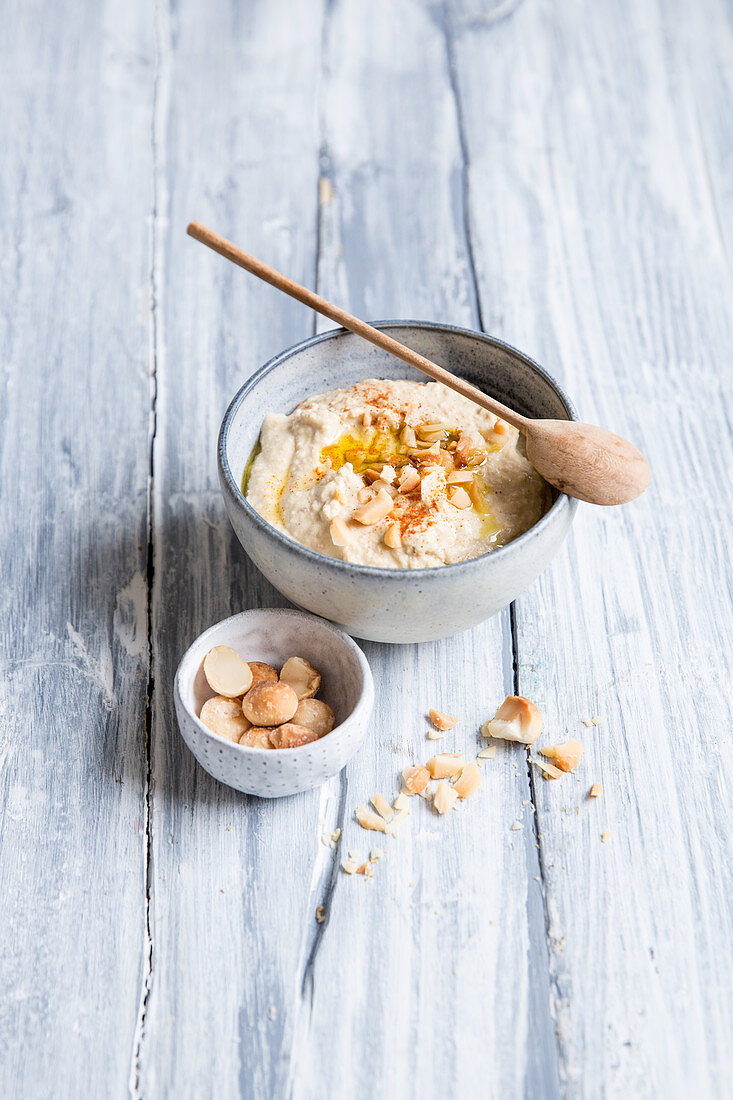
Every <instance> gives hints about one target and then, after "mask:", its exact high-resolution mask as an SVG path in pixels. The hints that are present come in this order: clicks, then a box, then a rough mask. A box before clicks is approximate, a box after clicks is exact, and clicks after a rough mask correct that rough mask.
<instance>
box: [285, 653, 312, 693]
mask: <svg viewBox="0 0 733 1100" xmlns="http://www.w3.org/2000/svg"><path fill="white" fill-rule="evenodd" d="M280 682H281V683H283V684H289V685H290V687H291V688H292V689H293V691H294V692H295V694H296V695H297V696H298V698H299V699H311V698H312V697H313V696H314V695H315V694H316V692H317V691H318V689H319V687H320V686H321V674H320V672H318V670H317V669H315V668H314V667H313V665H312V664H310V663H309V662H308V661H306V659H305V658H304V657H290V658H289V659H288V660H287V661H286V662H285V664H284V665H283V667H282V668H281V669H280Z"/></svg>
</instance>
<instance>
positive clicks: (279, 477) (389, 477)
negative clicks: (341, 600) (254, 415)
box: [242, 379, 552, 569]
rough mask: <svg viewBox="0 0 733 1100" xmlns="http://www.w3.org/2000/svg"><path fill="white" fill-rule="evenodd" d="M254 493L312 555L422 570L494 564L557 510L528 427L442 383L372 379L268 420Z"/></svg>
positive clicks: (263, 511)
mask: <svg viewBox="0 0 733 1100" xmlns="http://www.w3.org/2000/svg"><path fill="white" fill-rule="evenodd" d="M258 446H259V448H260V449H259V452H258V453H256V454H255V457H254V458H253V459H252V460H251V461H250V463H248V466H247V470H246V471H245V475H244V482H243V487H242V488H243V492H244V493H245V495H246V498H247V500H248V501H249V503H250V504H251V505H252V506H253V507H254V508H256V509H257V511H258V512H259V513H260V515H262V516H263V517H264V518H265V519H266V520H267V521H268V523H271V524H272V526H273V527H276V528H277V529H278V530H279V531H282V532H283V533H284V534H286V535H289V536H290V538H292V539H295V541H296V542H299V543H302V545H303V546H307V547H309V548H310V549H311V550H316V551H318V552H319V553H321V554H328V555H329V556H330V557H334V558H341V559H342V560H343V561H349V562H355V563H357V564H359V565H371V566H378V567H382V568H389V569H422V568H427V567H429V566H437V565H444V564H449V563H451V562H458V561H465V560H466V559H468V558H475V557H478V556H479V555H480V554H486V553H488V552H489V551H491V550H494V549H495V548H496V547H498V546H503V545H504V544H505V543H507V542H511V540H512V539H515V538H516V537H517V536H518V535H521V534H523V532H525V531H527V530H528V529H529V528H530V527H531V526H532V525H533V524H535V523H536V522H537V521H538V519H540V517H541V516H542V515H543V514H544V513H545V512H546V511H547V509H548V508H549V506H550V503H551V499H552V498H551V494H550V489H549V486H548V485H547V484H546V482H544V481H543V480H542V478H541V477H540V475H539V474H538V473H537V471H536V470H535V469H534V468H533V467H532V466H531V465H530V464H529V462H528V461H527V457H526V455H525V453H524V441H523V439H522V438H521V437H520V435H519V433H518V431H517V430H516V428H513V427H511V425H509V424H507V423H506V422H505V421H503V420H499V419H497V418H496V417H495V416H493V414H492V413H489V412H486V411H485V410H483V409H481V408H479V407H478V406H477V405H474V404H473V402H471V401H469V400H467V399H466V398H465V397H462V396H461V395H460V394H457V393H454V392H453V390H450V389H448V388H447V387H446V386H443V385H441V384H440V383H438V382H428V383H421V382H408V381H394V382H392V381H380V380H376V379H369V380H367V381H365V382H359V383H358V384H357V385H355V386H351V387H350V388H348V389H343V390H332V391H331V392H330V393H324V394H320V395H319V396H317V397H310V398H308V400H307V401H304V402H303V403H302V404H301V405H299V406H298V408H297V409H296V410H295V411H294V412H292V413H290V415H288V416H285V415H283V414H281V413H270V415H269V416H267V417H266V418H265V421H264V424H263V426H262V432H261V435H260V440H259V444H258Z"/></svg>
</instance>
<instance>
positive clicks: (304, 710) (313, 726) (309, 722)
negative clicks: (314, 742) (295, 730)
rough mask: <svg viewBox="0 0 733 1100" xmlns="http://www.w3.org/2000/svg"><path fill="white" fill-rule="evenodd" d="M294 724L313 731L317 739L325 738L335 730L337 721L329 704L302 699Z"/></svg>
mask: <svg viewBox="0 0 733 1100" xmlns="http://www.w3.org/2000/svg"><path fill="white" fill-rule="evenodd" d="M293 722H295V724H296V725H298V726H305V727H306V729H309V730H313V732H314V733H315V735H316V736H317V737H325V736H326V734H327V733H330V732H331V730H332V729H333V727H334V725H335V723H336V719H335V718H334V713H333V711H332V710H331V708H330V707H329V705H328V703H324V702H323V700H322V699H301V700H300V702H299V703H298V709H297V710H296V712H295V714H294V715H293Z"/></svg>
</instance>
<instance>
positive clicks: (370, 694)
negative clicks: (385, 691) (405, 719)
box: [173, 607, 374, 763]
mask: <svg viewBox="0 0 733 1100" xmlns="http://www.w3.org/2000/svg"><path fill="white" fill-rule="evenodd" d="M262 614H265V615H274V616H277V617H278V618H292V619H297V620H301V621H302V620H303V619H305V620H308V621H309V622H314V621H315V622H317V623H318V624H319V625H320V626H322V627H323V628H325V629H326V631H327V633H330V634H334V635H335V636H336V637H337V638H338V639H339V641H341V642H342V643H344V646H345V648H346V649H348V650H350V651H351V653H352V654H353V655H354V656H355V657H356V663H357V664H358V666H359V668H360V669H361V673H362V680H363V683H362V689H361V694H360V695H359V698H358V700H357V703H356V706H355V707H354V709H353V710H352V711H351V713H350V714H349V715H348V716H347V717H346V718H345V719H344V721H343V722H339V724H338V725H337V726H334V728H333V729H332V730H331V732H330V733H327V734H325V735H324V736H323V737H319V738H317V740H316V741H309V742H308V744H307V745H296V746H295V747H294V748H291V749H262V748H259V747H257V746H255V745H240V744H239V742H238V741H230V740H229V738H227V737H222V736H221V735H220V734H218V733H215V731H214V730H212V729H209V727H208V726H206V725H204V723H203V722H202V721H201V719H200V718H199V716H198V715H197V714H195V713H194V712H193V711H192V710H191V708H190V707H189V706H188V703H187V702H186V700H185V699H184V696H183V692H182V691H181V672H182V669H183V666H184V664H185V662H186V660H187V658H188V657H189V655H190V654H191V650H193V649H194V648H195V647H196V646H198V644H199V643H200V642H202V641H203V640H204V639H205V638H206V636H207V635H208V634H213V632H214V631H215V630H218V629H219V628H220V627H222V626H225V625H228V624H229V623H231V622H234V621H235V620H237V619H243V618H246V617H248V616H250V615H262ZM220 644H226V643H220ZM194 675H195V674H194ZM173 694H174V698H175V699H178V700H179V701H180V704H181V706H182V707H183V709H184V711H185V712H186V714H187V715H188V716H189V718H191V719H192V720H193V722H194V724H195V726H196V728H197V729H198V731H199V732H200V733H203V734H205V735H206V736H207V737H212V738H213V739H214V741H217V742H219V743H220V744H222V745H228V746H230V747H231V748H234V749H241V751H242V752H243V753H245V754H246V753H254V754H255V755H256V756H264V757H266V758H267V759H268V760H269V759H271V760H272V761H273V763H275V762H276V761H278V760H282V759H287V760H293V759H294V758H295V757H296V756H297V755H299V754H300V755H305V754H306V753H307V752H308V751H309V750H312V749H313V746H314V745H318V744H320V742H321V741H325V740H326V738H327V737H333V736H334V734H338V733H339V732H340V731H342V730H344V728H345V727H346V726H349V725H351V724H352V723H353V722H354V721H360V720H361V719H362V718H363V719H364V720H366V721H368V719H369V715H370V714H371V711H372V709H373V707H374V677H373V676H372V670H371V667H370V665H369V662H368V660H367V659H366V656H365V654H364V652H363V650H362V649H361V647H360V646H358V645H357V644H356V642H355V641H354V639H353V638H351V637H349V635H348V634H346V633H344V631H343V630H340V629H339V627H337V626H335V625H334V624H333V623H331V622H329V621H328V619H324V618H322V617H321V616H320V615H312V614H311V613H310V612H308V611H297V610H295V609H294V608H289V607H248V608H245V610H244V611H238V612H237V613H236V614H235V615H229V616H227V618H226V619H220V620H219V621H218V622H216V623H212V624H211V626H209V627H207V628H206V630H204V631H202V632H201V634H199V635H198V636H197V637H196V638H194V640H193V641H192V642H191V644H190V645H189V646H188V648H187V649H186V652H185V653H184V654H183V656H182V657H181V659H180V661H179V662H178V668H177V669H176V675H175V677H174V680H173ZM337 739H338V738H337Z"/></svg>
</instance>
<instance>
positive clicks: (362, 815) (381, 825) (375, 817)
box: [354, 806, 386, 833]
mask: <svg viewBox="0 0 733 1100" xmlns="http://www.w3.org/2000/svg"><path fill="white" fill-rule="evenodd" d="M354 817H355V818H356V820H357V821H358V822H359V824H360V825H361V827H362V829H371V830H372V831H373V832H376V833H383V832H385V830H386V822H385V820H384V818H383V817H380V816H379V814H375V813H373V812H372V811H371V810H369V809H367V807H366V806H359V807H358V808H357V809H356V810H355V811H354Z"/></svg>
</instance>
